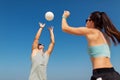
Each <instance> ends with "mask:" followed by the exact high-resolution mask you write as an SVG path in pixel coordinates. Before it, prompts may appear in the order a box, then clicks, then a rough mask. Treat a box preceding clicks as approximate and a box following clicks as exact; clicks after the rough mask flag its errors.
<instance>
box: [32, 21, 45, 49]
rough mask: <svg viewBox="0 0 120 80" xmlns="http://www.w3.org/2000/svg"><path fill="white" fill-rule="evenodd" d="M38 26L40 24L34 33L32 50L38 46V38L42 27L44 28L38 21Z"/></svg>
mask: <svg viewBox="0 0 120 80" xmlns="http://www.w3.org/2000/svg"><path fill="white" fill-rule="evenodd" d="M39 26H40V28H39V30H38V32H37V33H36V36H35V39H34V41H33V45H32V50H33V49H37V48H38V43H39V38H40V35H41V32H42V29H43V28H44V26H45V24H42V23H39Z"/></svg>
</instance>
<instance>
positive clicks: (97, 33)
mask: <svg viewBox="0 0 120 80" xmlns="http://www.w3.org/2000/svg"><path fill="white" fill-rule="evenodd" d="M69 15H70V12H69V11H64V13H63V16H62V30H63V31H64V32H66V33H69V34H74V35H80V36H81V35H83V36H85V37H86V39H87V40H88V52H89V55H90V58H91V62H92V67H93V76H92V77H91V80H120V75H119V74H118V73H117V72H116V71H115V70H114V68H113V65H112V64H111V62H110V50H109V46H110V40H112V41H113V43H114V44H115V45H117V44H118V43H120V32H119V31H118V30H117V29H116V28H115V26H114V25H113V24H112V22H111V21H110V19H109V18H108V16H107V15H106V13H105V12H99V11H95V12H93V13H91V15H90V16H89V18H88V19H87V20H86V27H78V28H75V27H71V26H69V25H68V23H67V20H66V19H67V18H68V17H69Z"/></svg>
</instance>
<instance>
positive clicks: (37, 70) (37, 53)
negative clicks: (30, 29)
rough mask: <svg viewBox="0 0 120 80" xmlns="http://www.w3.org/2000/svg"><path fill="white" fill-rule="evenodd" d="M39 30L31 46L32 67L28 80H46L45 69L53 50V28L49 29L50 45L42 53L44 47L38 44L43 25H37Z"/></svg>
mask: <svg viewBox="0 0 120 80" xmlns="http://www.w3.org/2000/svg"><path fill="white" fill-rule="evenodd" d="M39 25H40V28H39V30H38V32H37V34H36V36H35V39H34V42H33V45H32V54H31V60H32V67H31V72H30V76H29V80H47V74H46V68H47V64H48V60H49V56H50V54H51V53H52V50H53V48H54V44H55V40H54V33H53V28H52V27H50V28H49V31H50V39H51V43H50V44H49V47H48V49H47V50H46V51H44V45H43V44H40V43H38V42H39V38H40V35H41V32H42V30H43V28H44V26H45V24H42V23H39Z"/></svg>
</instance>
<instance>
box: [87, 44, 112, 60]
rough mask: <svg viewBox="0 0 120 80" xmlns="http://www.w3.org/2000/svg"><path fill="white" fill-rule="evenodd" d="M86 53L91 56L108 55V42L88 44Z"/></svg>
mask: <svg viewBox="0 0 120 80" xmlns="http://www.w3.org/2000/svg"><path fill="white" fill-rule="evenodd" d="M88 53H89V55H90V56H91V57H109V58H110V49H109V45H108V44H101V45H98V46H89V47H88Z"/></svg>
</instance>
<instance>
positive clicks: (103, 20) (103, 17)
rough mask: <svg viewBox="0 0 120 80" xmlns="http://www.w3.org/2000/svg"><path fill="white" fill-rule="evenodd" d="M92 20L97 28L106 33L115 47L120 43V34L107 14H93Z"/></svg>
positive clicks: (98, 12)
mask: <svg viewBox="0 0 120 80" xmlns="http://www.w3.org/2000/svg"><path fill="white" fill-rule="evenodd" d="M90 19H91V20H92V21H93V22H94V25H95V28H97V29H99V30H100V31H102V32H105V34H106V35H107V36H108V37H110V39H112V41H113V43H114V44H115V45H117V44H118V43H120V32H119V31H118V30H117V29H116V28H115V26H114V25H113V24H112V22H111V20H110V19H109V17H108V16H107V14H106V13H105V12H100V11H95V12H92V13H91V15H90Z"/></svg>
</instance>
